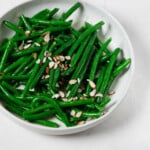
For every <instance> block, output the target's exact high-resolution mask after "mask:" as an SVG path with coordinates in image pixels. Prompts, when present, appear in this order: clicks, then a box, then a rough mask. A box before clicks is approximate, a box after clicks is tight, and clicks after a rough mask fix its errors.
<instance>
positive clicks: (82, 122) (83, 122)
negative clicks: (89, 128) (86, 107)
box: [77, 121, 85, 125]
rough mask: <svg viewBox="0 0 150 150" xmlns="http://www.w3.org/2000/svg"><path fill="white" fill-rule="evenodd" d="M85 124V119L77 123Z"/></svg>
mask: <svg viewBox="0 0 150 150" xmlns="http://www.w3.org/2000/svg"><path fill="white" fill-rule="evenodd" d="M83 124H85V121H79V122H78V123H77V125H83Z"/></svg>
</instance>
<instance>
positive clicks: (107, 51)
mask: <svg viewBox="0 0 150 150" xmlns="http://www.w3.org/2000/svg"><path fill="white" fill-rule="evenodd" d="M97 40H98V44H99V46H100V47H101V46H102V45H103V42H102V41H101V40H100V38H97ZM104 51H105V53H106V54H107V55H111V51H110V50H109V49H108V48H107V47H106V48H105V49H104Z"/></svg>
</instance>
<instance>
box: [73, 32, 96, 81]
mask: <svg viewBox="0 0 150 150" xmlns="http://www.w3.org/2000/svg"><path fill="white" fill-rule="evenodd" d="M95 38H96V35H95V34H94V35H92V36H91V39H90V41H89V43H88V45H87V47H86V49H85V51H84V53H83V56H82V58H81V60H80V62H79V67H77V68H76V70H75V71H74V74H73V75H72V79H77V78H78V76H79V74H80V72H82V68H83V66H84V65H85V63H86V61H87V60H88V56H89V54H90V51H91V50H92V47H93V43H94V41H95Z"/></svg>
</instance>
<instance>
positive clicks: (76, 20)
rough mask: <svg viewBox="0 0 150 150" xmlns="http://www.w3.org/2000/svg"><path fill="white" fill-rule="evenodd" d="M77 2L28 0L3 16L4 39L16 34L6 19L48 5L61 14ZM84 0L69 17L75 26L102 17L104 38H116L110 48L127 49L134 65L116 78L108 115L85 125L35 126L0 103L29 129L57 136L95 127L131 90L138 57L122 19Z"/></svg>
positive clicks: (13, 19) (0, 36)
mask: <svg viewBox="0 0 150 150" xmlns="http://www.w3.org/2000/svg"><path fill="white" fill-rule="evenodd" d="M75 2H77V1H76V0H72V1H70V0H55V1H53V0H42V1H41V0H36V1H30V2H26V3H24V4H22V5H20V6H18V7H15V8H13V9H12V10H10V11H9V12H8V13H6V14H5V15H4V16H2V17H1V20H0V41H2V40H3V39H4V38H6V37H9V36H10V35H12V34H13V33H12V32H11V31H10V30H8V29H7V28H6V27H4V26H3V25H2V21H3V20H9V21H11V22H13V23H17V18H18V16H20V15H22V14H24V15H26V16H29V17H30V16H32V15H33V14H35V13H37V12H38V11H40V10H42V9H45V8H49V9H53V8H55V7H57V8H60V11H59V13H58V15H59V14H61V13H62V12H63V11H65V10H67V9H68V8H69V7H70V6H71V5H73V4H74V3H75ZM81 3H82V8H81V9H79V10H78V11H76V12H75V13H74V14H73V15H72V16H71V18H69V19H73V26H74V27H75V28H79V27H80V26H81V25H83V23H84V22H85V21H88V22H90V23H91V24H95V23H97V22H99V21H100V20H103V21H104V22H105V25H104V26H103V27H102V32H101V33H100V34H99V36H100V38H101V39H102V40H103V41H105V40H106V39H108V38H109V37H112V42H111V44H110V46H109V48H110V49H111V50H113V49H115V48H117V47H120V48H121V49H122V50H123V53H124V57H125V58H131V59H132V64H131V66H130V68H129V70H128V71H127V72H126V73H125V74H124V75H123V76H121V77H120V78H119V79H118V80H116V82H115V83H114V85H113V90H115V92H116V93H115V95H113V96H112V100H111V102H110V103H109V104H108V106H107V108H106V114H105V115H104V116H102V117H101V118H99V119H96V120H93V121H90V122H88V123H86V124H84V125H81V126H77V127H70V128H67V127H65V126H63V125H62V126H61V127H60V128H59V129H53V128H47V127H43V126H39V125H33V124H31V123H28V122H26V121H24V120H22V119H20V118H18V117H16V116H15V115H13V114H11V113H9V112H8V111H7V110H6V109H5V108H4V107H3V106H2V105H0V109H1V110H2V111H3V112H5V114H7V115H8V116H9V117H10V118H12V119H13V120H15V121H17V122H19V123H20V124H22V125H24V126H26V127H28V128H31V129H33V130H37V131H39V132H42V133H48V134H57V135H58V134H59V135H61V134H71V133H76V132H80V131H83V130H86V129H88V128H90V127H93V126H95V125H96V124H99V123H101V122H102V121H103V120H104V119H106V118H107V117H108V116H109V115H110V113H111V112H112V111H113V110H114V109H115V108H116V106H118V104H119V103H120V102H121V100H122V99H123V97H124V96H125V94H126V93H127V89H128V87H129V84H130V82H131V78H132V74H133V70H134V57H133V51H132V46H131V44H130V41H129V39H128V36H127V34H126V32H125V31H124V29H123V27H122V26H121V25H120V24H119V23H118V21H117V20H116V19H115V18H114V17H113V16H111V15H110V14H109V13H108V12H106V11H105V10H104V9H102V8H100V7H98V8H95V7H94V6H92V5H90V4H88V3H86V2H84V1H81ZM102 35H103V36H102Z"/></svg>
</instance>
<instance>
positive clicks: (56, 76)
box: [52, 67, 60, 91]
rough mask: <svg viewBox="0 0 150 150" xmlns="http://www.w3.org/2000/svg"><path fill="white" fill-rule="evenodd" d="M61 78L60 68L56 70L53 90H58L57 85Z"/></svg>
mask: <svg viewBox="0 0 150 150" xmlns="http://www.w3.org/2000/svg"><path fill="white" fill-rule="evenodd" d="M59 77H60V68H59V67H58V68H56V69H55V71H54V75H53V82H52V89H53V90H54V91H55V90H56V84H57V81H58V79H59Z"/></svg>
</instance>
